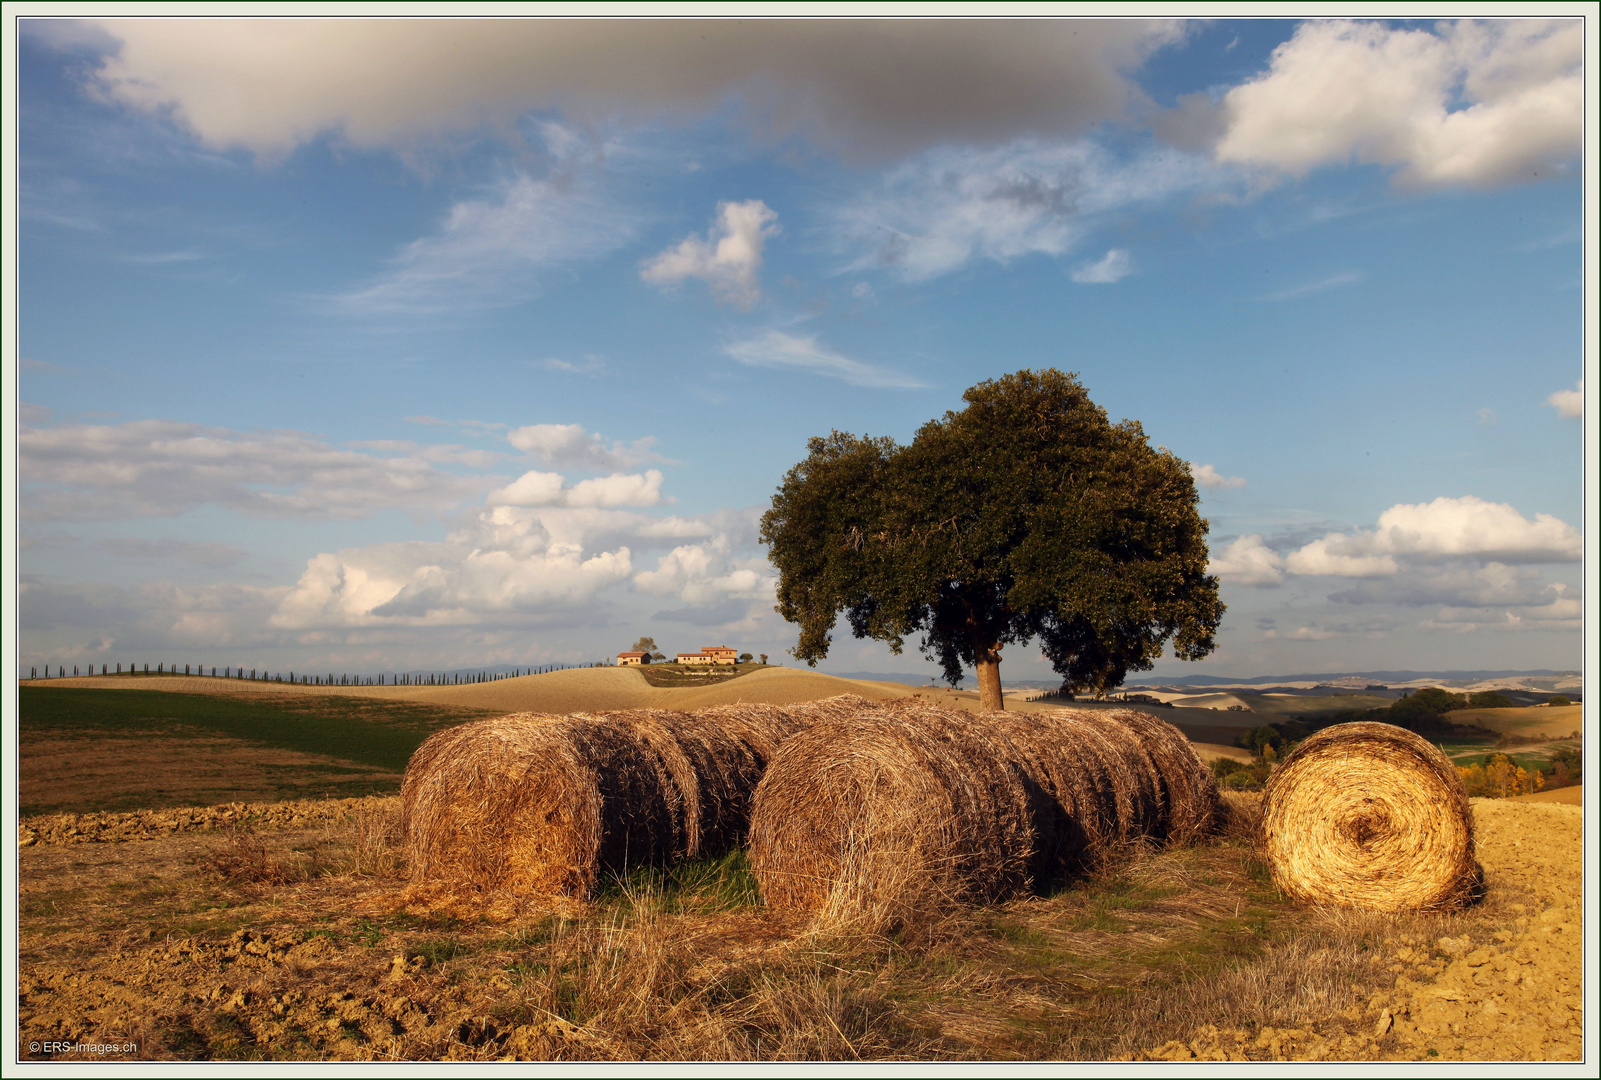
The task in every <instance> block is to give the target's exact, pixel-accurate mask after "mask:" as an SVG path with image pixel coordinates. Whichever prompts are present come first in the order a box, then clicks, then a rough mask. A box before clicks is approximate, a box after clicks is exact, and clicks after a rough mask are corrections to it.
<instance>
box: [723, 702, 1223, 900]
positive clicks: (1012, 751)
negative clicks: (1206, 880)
mask: <svg viewBox="0 0 1601 1080" xmlns="http://www.w3.org/2000/svg"><path fill="white" fill-rule="evenodd" d="M1217 804H1218V795H1217V789H1216V787H1215V785H1214V784H1213V783H1212V781H1211V777H1210V774H1209V773H1208V772H1207V770H1206V769H1205V767H1204V766H1202V765H1201V764H1200V761H1199V759H1198V758H1197V757H1196V756H1195V754H1194V751H1193V750H1192V749H1191V748H1190V746H1189V742H1188V740H1187V739H1185V738H1184V736H1183V735H1182V734H1181V733H1180V732H1179V731H1178V730H1177V729H1176V728H1173V727H1172V726H1171V725H1169V724H1165V723H1163V722H1161V721H1160V720H1157V719H1156V718H1155V717H1150V716H1146V715H1145V714H1141V713H1130V712H1120V713H1119V714H1116V715H1108V714H1107V713H1105V712H1098V711H1091V710H1071V709H1060V710H1058V709H1053V710H1050V711H1048V712H1038V713H1015V712H1013V713H1008V712H988V713H970V712H956V711H952V710H948V709H941V708H939V707H938V706H935V705H932V704H930V703H928V702H924V701H922V700H920V699H916V698H895V699H890V700H887V701H881V702H878V703H877V706H876V708H870V709H862V710H859V711H857V712H856V713H855V714H854V715H852V716H849V717H846V718H843V719H839V720H833V721H826V722H822V723H818V724H817V725H815V726H813V727H812V728H810V729H809V730H807V731H804V732H801V733H799V734H797V735H795V736H793V737H792V738H791V739H790V740H789V742H787V743H786V744H785V745H784V747H783V748H782V749H781V750H780V751H779V753H778V755H777V756H776V757H775V758H774V760H773V762H772V764H771V765H770V766H769V767H768V770H767V773H766V775H765V776H764V777H763V779H762V782H761V784H760V785H759V786H758V788H757V793H756V798H755V801H754V804H753V807H752V811H751V861H752V866H753V868H754V869H755V871H756V875H757V878H758V880H759V881H760V882H761V885H762V890H763V894H764V896H766V897H767V901H768V903H769V904H772V905H773V906H775V907H781V908H801V909H808V910H813V911H819V912H826V911H830V910H834V909H839V908H841V907H842V906H848V905H847V903H846V902H847V900H848V901H849V903H850V904H854V905H856V907H857V908H858V909H862V910H872V911H877V912H880V913H882V912H884V911H889V910H891V909H896V908H897V905H898V909H899V910H901V911H903V912H904V911H909V910H912V909H914V908H915V907H916V906H917V905H918V904H919V903H925V902H926V901H927V899H928V898H929V897H935V896H938V897H942V898H944V899H946V900H955V899H961V898H967V899H972V898H995V897H999V896H1003V895H1010V894H1013V893H1016V892H1019V891H1021V890H1023V889H1025V888H1028V887H1030V886H1032V887H1034V888H1043V887H1046V886H1048V885H1049V884H1051V883H1053V882H1055V881H1058V880H1061V879H1062V878H1063V877H1066V876H1068V875H1071V874H1073V873H1076V872H1080V871H1083V870H1086V869H1095V868H1097V867H1100V866H1102V865H1105V864H1106V863H1107V862H1108V861H1109V860H1111V859H1113V858H1114V857H1116V856H1117V855H1118V854H1119V853H1120V852H1121V851H1123V850H1124V849H1126V848H1127V847H1128V846H1129V845H1131V844H1137V843H1141V842H1144V841H1147V840H1153V841H1159V840H1167V841H1168V842H1170V843H1179V842H1189V841H1192V840H1194V839H1196V838H1198V837H1199V836H1200V835H1203V834H1204V833H1206V832H1209V831H1212V830H1213V829H1214V828H1215V826H1216V823H1217V821H1218V811H1217ZM897 890H899V891H900V892H902V893H905V894H906V896H905V897H902V898H901V899H895V895H894V894H897Z"/></svg>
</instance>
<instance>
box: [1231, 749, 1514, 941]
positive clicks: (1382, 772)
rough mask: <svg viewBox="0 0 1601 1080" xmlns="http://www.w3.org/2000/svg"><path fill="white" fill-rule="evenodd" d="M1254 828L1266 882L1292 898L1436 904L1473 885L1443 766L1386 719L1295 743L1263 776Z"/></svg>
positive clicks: (1466, 820) (1462, 811) (1468, 838)
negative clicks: (1258, 817)
mask: <svg viewBox="0 0 1601 1080" xmlns="http://www.w3.org/2000/svg"><path fill="white" fill-rule="evenodd" d="M1260 828H1261V831H1260V834H1259V839H1260V844H1261V848H1262V852H1263V854H1264V855H1265V857H1266V858H1267V861H1268V864H1269V865H1270V866H1271V867H1272V871H1273V881H1274V883H1275V884H1276V885H1277V886H1278V887H1279V888H1280V889H1281V890H1282V891H1283V892H1284V893H1285V894H1287V895H1288V896H1290V897H1291V898H1292V899H1295V900H1298V901H1301V902H1303V903H1310V904H1332V905H1337V906H1341V907H1357V908H1369V909H1372V910H1376V911H1412V910H1439V909H1449V908H1455V907H1460V906H1461V905H1463V904H1464V903H1466V902H1467V901H1469V900H1470V899H1472V898H1473V897H1474V896H1475V894H1476V893H1477V892H1478V891H1479V889H1480V888H1481V887H1482V883H1483V872H1482V870H1481V869H1480V868H1479V866H1478V864H1477V863H1476V862H1474V859H1473V818H1472V816H1471V814H1470V812H1469V809H1468V800H1467V793H1466V792H1465V791H1464V790H1463V787H1462V781H1461V779H1460V777H1459V776H1458V775H1457V771H1456V769H1455V767H1454V766H1452V764H1451V762H1450V761H1449V760H1448V759H1447V758H1446V757H1445V755H1444V754H1443V753H1441V752H1440V750H1439V749H1438V748H1436V747H1435V746H1433V745H1432V744H1430V743H1429V742H1428V741H1426V740H1424V739H1422V738H1420V737H1419V736H1417V735H1414V734H1412V733H1411V732H1410V731H1407V730H1405V729H1403V728H1399V727H1395V726H1393V725H1390V724H1371V723H1356V724H1340V725H1337V726H1335V727H1331V728H1325V729H1324V730H1322V731H1319V732H1317V733H1316V734H1314V735H1312V736H1311V737H1310V738H1308V739H1307V740H1306V741H1305V742H1303V743H1301V745H1300V746H1298V747H1296V748H1295V750H1294V751H1293V752H1291V753H1290V754H1289V755H1288V756H1287V757H1286V758H1285V759H1284V762H1283V764H1281V765H1280V766H1279V767H1278V769H1277V770H1276V771H1275V772H1274V773H1273V775H1272V776H1271V777H1270V778H1269V779H1268V782H1267V786H1266V788H1265V789H1264V790H1263V792H1262V823H1261V827H1260Z"/></svg>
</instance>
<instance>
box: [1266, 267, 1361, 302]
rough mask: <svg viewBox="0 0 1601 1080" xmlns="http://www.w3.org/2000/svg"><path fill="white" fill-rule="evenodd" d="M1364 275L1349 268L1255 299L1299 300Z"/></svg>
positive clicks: (1341, 285)
mask: <svg viewBox="0 0 1601 1080" xmlns="http://www.w3.org/2000/svg"><path fill="white" fill-rule="evenodd" d="M1366 276H1367V275H1366V274H1363V273H1361V272H1360V271H1356V270H1351V271H1347V272H1346V273H1343V274H1334V275H1332V276H1330V277H1326V278H1321V279H1319V280H1317V281H1310V282H1307V283H1306V284H1305V285H1295V286H1292V287H1290V288H1288V289H1280V290H1279V291H1278V292H1271V293H1267V294H1266V295H1263V296H1259V297H1257V299H1258V300H1266V301H1268V302H1270V303H1277V302H1279V301H1281V300H1300V299H1303V298H1305V297H1308V296H1316V295H1317V294H1318V293H1326V292H1329V291H1331V290H1333V289H1343V288H1345V287H1346V286H1347V285H1355V284H1356V283H1357V282H1359V281H1361V280H1362V279H1363V278H1364V277H1366Z"/></svg>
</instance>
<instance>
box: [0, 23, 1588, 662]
mask: <svg viewBox="0 0 1601 1080" xmlns="http://www.w3.org/2000/svg"><path fill="white" fill-rule="evenodd" d="M1582 34H1583V31H1582V29H1581V26H1580V23H1579V22H1578V21H1576V20H1569V21H1565V22H1563V21H1557V22H1533V21H1524V22H1483V23H1475V22H1461V23H1438V24H1436V23H1374V22H1347V21H1339V20H1333V21H1317V22H1301V23H1297V22H1293V21H1270V20H1263V21H1252V22H1243V23H1235V22H1229V21H1220V22H1207V23H1182V22H1157V21H1149V22H1146V21H1138V20H1121V21H1118V22H1114V23H1098V22H1089V21H1064V22H1055V23H1044V24H1024V23H987V22H943V23H941V22H933V23H924V22H900V23H868V24H863V23H841V22H830V21H814V22H807V23H780V22H767V23H744V24H735V23H729V22H723V23H715V24H706V23H695V22H678V23H646V22H637V21H622V22H610V23H585V22H574V23H548V22H544V23H542V22H536V21H525V20H501V21H495V22H478V21H472V20H460V21H449V20H447V21H444V22H430V23H420V22H409V21H404V20H402V21H395V22H387V23H381V24H380V23H372V22H365V21H360V20H352V21H343V22H337V23H333V22H318V21H301V20H277V21H274V22H271V23H268V24H258V23H252V22H249V21H246V20H209V21H208V20H192V21H175V20H174V21H149V20H145V21H141V20H130V21H124V22H105V23H91V22H77V21H65V20H38V21H23V22H21V23H20V24H19V31H18V36H17V44H16V50H17V51H16V74H17V80H18V86H19V93H18V95H17V98H16V101H15V104H14V108H15V116H14V119H15V122H16V124H17V132H18V146H19V153H18V155H17V157H16V161H15V163H14V165H13V177H12V179H13V182H14V183H15V191H16V194H17V207H18V228H17V233H16V236H17V241H16V257H17V265H18V279H17V280H18V288H17V294H16V303H17V326H18V332H17V354H16V356H15V358H12V357H8V363H9V362H12V361H13V359H14V362H15V363H16V365H17V368H16V371H17V382H16V384H15V385H17V386H18V388H19V391H18V402H17V409H18V412H17V417H18V421H17V422H18V431H19V440H18V458H17V469H18V472H17V479H18V492H19V495H18V498H19V528H18V533H19V538H20V549H19V553H18V558H19V569H20V574H21V582H22V587H21V591H20V595H19V601H20V604H19V606H20V619H21V636H20V653H21V663H22V664H23V666H24V667H25V668H26V667H27V666H29V665H34V664H44V663H51V664H58V663H65V664H67V665H69V666H70V665H72V664H75V663H76V664H87V663H93V664H97V665H98V664H100V663H112V664H115V663H118V662H122V663H129V662H139V663H143V662H150V663H155V662H158V661H164V662H174V661H176V662H177V663H179V664H184V663H199V664H206V665H211V664H216V665H219V666H220V665H223V664H243V665H245V666H246V667H268V668H271V669H274V670H287V669H289V668H296V669H302V668H304V669H311V670H344V671H364V672H373V671H381V670H396V669H410V668H427V667H435V668H445V667H457V666H466V665H474V664H486V665H487V664H514V665H515V664H541V663H554V662H568V663H571V662H580V661H585V660H592V659H598V658H600V657H602V656H607V655H610V654H613V653H615V652H616V651H618V650H619V649H622V648H624V647H626V646H628V645H629V644H631V643H632V642H633V640H634V638H635V637H637V636H638V635H640V634H650V635H653V636H654V637H655V638H656V640H657V642H658V643H659V644H660V645H661V646H662V647H663V648H665V649H667V650H669V651H671V650H691V649H694V648H698V647H699V646H701V645H703V644H713V643H719V642H726V643H727V644H730V645H734V646H736V647H738V648H740V649H742V650H749V651H751V652H753V653H759V652H765V653H768V654H770V656H771V657H772V658H773V659H774V660H778V659H781V658H782V657H783V653H784V650H785V649H786V648H788V647H789V646H790V645H792V644H793V643H794V639H795V631H794V628H793V627H790V626H788V625H786V624H784V623H783V622H782V621H781V620H779V619H778V618H777V616H776V615H774V614H773V613H772V602H773V599H772V588H773V574H772V570H771V568H770V566H769V565H768V564H767V563H766V560H765V558H764V555H763V550H762V548H761V547H760V545H759V544H758V543H757V537H756V520H757V518H758V517H759V516H760V514H761V512H762V510H763V509H764V508H765V506H766V504H767V502H768V500H769V499H770V497H771V495H772V492H773V490H774V489H775V487H776V486H777V484H778V483H779V481H780V480H781V478H782V476H783V474H784V472H785V470H787V469H788V468H789V467H790V466H791V465H793V464H794V463H795V462H796V461H797V460H799V459H800V458H801V457H802V456H803V455H804V453H805V441H806V439H807V437H808V436H811V435H817V434H824V433H826V432H828V431H829V430H830V429H840V430H845V431H851V432H854V433H858V434H874V435H891V436H894V437H895V438H897V439H899V440H903V441H904V440H909V439H910V437H911V436H912V434H913V432H914V431H915V430H916V428H917V427H918V426H919V425H920V424H922V423H923V422H925V421H927V420H928V419H930V418H933V417H935V416H937V415H939V414H941V413H942V412H944V411H945V410H946V409H950V408H955V407H959V405H960V403H961V393H962V391H963V390H965V389H966V388H967V387H969V386H971V385H973V384H975V383H977V382H979V381H982V380H984V379H988V378H993V377H996V376H999V375H1002V374H1005V373H1007V372H1011V371H1016V370H1019V369H1022V368H1042V367H1058V368H1061V369H1064V370H1068V371H1075V372H1078V373H1079V376H1080V378H1081V380H1082V381H1083V383H1084V384H1085V386H1086V387H1087V388H1088V389H1089V391H1090V393H1091V395H1092V397H1093V398H1094V399H1095V401H1096V402H1097V403H1099V404H1100V405H1102V406H1103V407H1104V408H1105V409H1106V410H1107V411H1108V412H1109V413H1110V414H1111V416H1112V417H1113V418H1114V419H1120V418H1123V417H1129V418H1133V419H1137V420H1139V421H1140V422H1141V423H1142V424H1143V425H1144V427H1145V431H1146V433H1147V434H1148V435H1149V436H1150V438H1151V440H1152V442H1153V443H1157V444H1161V445H1164V446H1167V447H1169V448H1171V449H1172V450H1174V451H1175V452H1176V453H1178V454H1179V455H1180V456H1182V457H1184V458H1185V459H1187V460H1189V461H1191V462H1192V465H1193V468H1194V469H1195V471H1196V476H1197V480H1198V483H1199V484H1200V485H1201V493H1202V497H1203V508H1204V512H1205V514H1206V516H1207V517H1208V519H1209V521H1210V523H1211V550H1212V558H1213V570H1214V572H1216V573H1217V574H1218V575H1219V577H1220V579H1221V581H1222V589H1223V597H1224V600H1225V602H1227V603H1228V605H1229V612H1228V615H1227V616H1226V618H1225V625H1224V629H1223V631H1222V632H1221V633H1220V635H1219V637H1218V649H1217V652H1216V653H1215V654H1214V656H1213V657H1211V658H1209V659H1208V660H1206V661H1204V662H1202V663H1200V664H1180V663H1179V662H1177V661H1176V660H1172V659H1168V660H1165V661H1163V662H1162V663H1161V664H1160V665H1159V667H1158V669H1157V670H1158V673H1167V674H1181V673H1191V672H1195V673H1202V672H1204V673H1215V674H1233V675H1240V676H1247V675H1253V674H1262V673H1270V672H1288V671H1336V670H1359V669H1376V668H1382V669H1398V668H1414V669H1427V668H1455V669H1471V668H1508V667H1517V668H1541V667H1556V668H1562V667H1576V666H1577V665H1578V664H1579V659H1580V642H1581V636H1580V611H1581V604H1582V600H1583V598H1582V596H1581V593H1580V583H1581V568H1582V561H1581V559H1582V555H1581V552H1582V548H1583V543H1584V540H1585V537H1584V535H1583V532H1584V530H1583V514H1584V505H1583V491H1582V483H1583V471H1582V453H1581V449H1582V439H1583V426H1582V425H1583V422H1582V419H1581V413H1582V408H1581V406H1582V403H1583V401H1584V400H1585V399H1586V398H1587V397H1589V396H1590V395H1592V394H1593V393H1594V389H1593V385H1592V384H1593V381H1594V380H1593V379H1592V380H1590V382H1589V383H1584V382H1581V380H1582V378H1583V375H1584V366H1583V365H1584V361H1585V356H1584V341H1583V314H1584V311H1583V303H1584V296H1583V291H1582V288H1581V277H1582V274H1583V270H1584V266H1585V263H1584V250H1583V247H1582V244H1581V220H1582V219H1581V211H1582V209H1583V190H1582V184H1581V178H1580V165H1581V150H1580V145H1581V134H1582V131H1581V111H1580V102H1581V101H1582V90H1583V73H1582V71H1581V68H1580V62H1579V57H1580V52H1581V45H1582V43H1583V36H1582ZM397 57H401V58H404V62H401V61H397V59H396V58H397ZM1591 415H1593V408H1592V409H1591ZM824 668H825V670H826V669H829V668H832V669H834V670H878V671H889V670H902V671H925V670H926V671H927V672H930V673H932V671H933V670H934V669H933V667H932V665H926V664H925V663H924V662H923V660H922V659H921V658H920V657H919V656H918V655H917V654H916V651H915V649H909V650H908V653H907V654H906V655H904V656H902V657H893V656H891V655H890V654H889V653H888V651H887V650H886V649H885V648H884V647H882V646H880V645H877V644H874V643H871V642H857V641H854V640H852V639H850V637H849V636H848V631H846V630H844V628H843V627H842V628H841V631H840V632H838V633H837V634H836V642H835V645H834V649H833V652H832V655H831V657H830V659H829V660H828V661H827V662H826V663H825V665H824ZM1002 674H1003V678H1007V679H1013V680H1022V679H1028V680H1039V679H1043V678H1047V677H1048V676H1049V669H1048V667H1047V666H1046V664H1045V663H1044V661H1043V660H1042V659H1041V658H1040V657H1039V656H1038V655H1037V653H1036V652H1035V651H1034V650H1033V649H1026V650H1017V651H1012V652H1009V653H1008V655H1007V658H1006V663H1005V665H1004V666H1003V670H1002Z"/></svg>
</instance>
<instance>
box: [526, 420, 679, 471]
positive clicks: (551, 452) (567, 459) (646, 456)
mask: <svg viewBox="0 0 1601 1080" xmlns="http://www.w3.org/2000/svg"><path fill="white" fill-rule="evenodd" d="M506 441H507V442H509V443H511V444H512V445H513V446H515V447H516V448H517V449H519V450H521V451H522V452H523V453H525V454H532V455H534V456H535V457H539V458H543V459H544V460H545V461H548V462H550V463H551V464H552V465H558V466H570V467H575V468H592V469H613V470H618V469H631V468H633V467H634V466H636V465H644V464H646V463H648V462H654V461H661V460H663V459H662V456H661V455H660V454H658V453H656V451H654V450H652V449H651V447H652V446H654V445H655V444H656V440H655V438H653V437H651V436H646V437H645V438H643V439H636V440H635V441H634V442H632V443H629V444H626V445H625V444H623V443H620V442H614V443H612V444H611V445H610V446H607V445H606V440H605V439H603V438H601V437H600V436H599V435H598V434H595V433H594V432H590V431H585V430H584V427H583V425H581V424H529V425H527V426H526V427H520V428H516V429H514V430H512V431H511V432H510V433H508V434H507V436H506Z"/></svg>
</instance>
